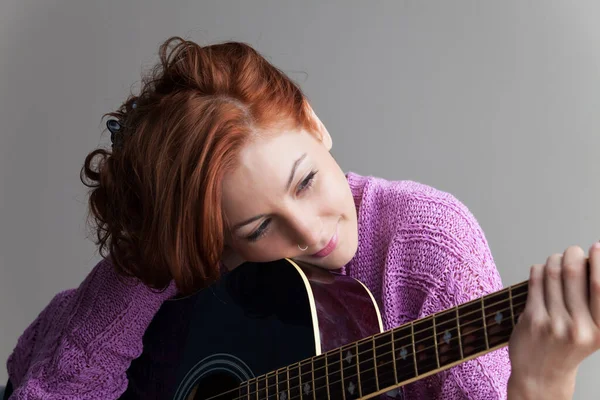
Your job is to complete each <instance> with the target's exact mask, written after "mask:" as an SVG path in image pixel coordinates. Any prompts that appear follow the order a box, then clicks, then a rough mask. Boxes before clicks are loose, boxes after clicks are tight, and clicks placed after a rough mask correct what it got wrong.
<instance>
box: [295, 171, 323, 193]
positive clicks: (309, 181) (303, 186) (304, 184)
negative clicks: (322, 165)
mask: <svg viewBox="0 0 600 400" xmlns="http://www.w3.org/2000/svg"><path fill="white" fill-rule="evenodd" d="M317 172H319V171H311V172H310V173H309V174H308V175H307V176H306V178H304V180H303V181H302V182H300V184H299V185H298V192H302V191H303V190H305V189H308V188H310V187H311V186H312V184H313V182H314V181H315V175H316V174H317Z"/></svg>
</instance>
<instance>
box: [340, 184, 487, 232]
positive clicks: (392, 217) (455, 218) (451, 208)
mask: <svg viewBox="0 0 600 400" xmlns="http://www.w3.org/2000/svg"><path fill="white" fill-rule="evenodd" d="M348 181H349V183H350V187H351V189H352V192H353V195H354V196H355V202H356V203H357V208H358V212H359V217H361V216H362V217H365V216H366V215H367V214H368V215H369V216H371V217H373V216H376V217H379V218H381V219H384V220H388V221H392V222H393V225H394V226H393V228H394V229H393V230H394V235H396V234H402V233H403V232H404V231H405V230H406V229H408V228H409V227H419V228H421V229H423V230H427V231H431V232H432V233H433V232H440V233H442V232H443V233H446V234H448V235H451V236H452V237H453V238H455V239H456V240H458V241H465V240H466V241H467V242H468V241H470V240H472V239H473V235H475V236H479V234H480V231H481V228H480V226H479V223H478V221H477V220H476V218H475V216H474V215H473V214H472V213H471V211H470V210H469V208H468V207H467V206H466V205H465V204H464V203H463V202H462V201H461V200H459V199H458V198H457V197H456V196H455V195H453V194H451V193H449V192H446V191H443V190H440V189H438V188H435V187H433V186H431V185H428V184H425V183H421V182H416V181H413V180H387V179H383V178H379V177H373V176H360V175H357V174H355V173H349V174H348Z"/></svg>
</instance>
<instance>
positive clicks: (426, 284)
mask: <svg viewBox="0 0 600 400" xmlns="http://www.w3.org/2000/svg"><path fill="white" fill-rule="evenodd" d="M347 177H348V182H349V184H350V187H351V189H352V193H353V195H354V199H355V203H356V207H357V211H358V227H359V245H358V251H357V253H356V255H355V257H354V258H353V259H352V260H351V262H350V263H349V264H347V265H346V266H345V267H344V268H343V272H344V273H347V274H349V275H350V276H352V277H355V278H357V279H359V280H361V281H362V282H363V283H364V284H365V285H366V286H367V287H368V288H369V289H370V290H371V291H372V293H373V295H374V296H375V298H376V300H377V302H378V303H379V307H380V309H381V312H382V317H383V321H384V327H385V329H389V328H392V327H395V326H398V325H400V324H402V323H405V322H408V321H411V320H414V319H417V318H421V317H424V316H427V315H429V314H432V313H434V312H437V311H441V310H444V309H447V308H450V307H452V306H455V305H457V304H461V303H464V302H467V301H469V300H471V299H473V298H476V297H480V296H482V295H484V294H487V293H490V292H493V291H497V290H500V289H502V283H501V280H500V276H499V274H498V272H497V270H496V267H495V265H494V261H493V258H492V255H491V252H490V249H489V247H488V244H487V241H486V238H485V236H484V233H483V232H482V230H481V228H480V226H479V224H478V223H477V221H476V219H475V218H474V216H473V215H472V214H471V213H470V212H469V210H468V209H467V207H466V206H464V205H463V204H462V203H461V202H460V201H459V200H457V199H456V198H455V197H453V196H452V195H450V194H448V193H445V192H442V191H439V190H436V189H434V188H432V187H430V186H427V185H424V184H420V183H417V182H413V181H386V180H384V179H379V178H374V177H363V176H359V175H357V174H354V173H349V174H348V175H347ZM175 294H176V289H175V287H174V285H173V284H172V285H171V286H170V287H169V288H168V289H167V290H166V291H165V292H163V293H161V294H157V293H155V292H152V291H150V290H149V289H148V288H146V287H144V286H143V285H136V286H134V285H132V284H126V283H124V282H123V279H118V278H117V276H116V273H115V272H114V271H113V269H112V267H111V265H110V263H109V262H108V261H106V260H103V261H101V262H100V263H98V265H96V266H95V267H94V269H93V270H92V272H91V273H90V275H89V276H88V277H87V278H86V279H85V280H84V282H83V283H82V284H81V285H80V286H79V287H78V288H76V289H71V290H68V291H64V292H61V293H59V294H58V295H57V296H56V297H55V298H54V299H53V300H52V301H51V302H50V304H49V305H48V306H47V307H46V308H45V309H44V310H43V311H42V312H41V313H40V315H39V316H38V317H37V318H36V319H35V320H34V321H33V322H32V324H31V325H30V326H29V327H28V328H27V329H26V330H25V332H24V333H23V335H22V336H21V337H20V338H19V340H18V343H17V346H16V348H15V350H14V352H13V353H12V354H11V356H10V357H9V359H8V363H7V366H8V372H9V376H10V379H11V381H12V383H13V386H14V388H15V391H14V393H13V395H12V397H11V400H17V399H28V400H29V399H48V400H52V399H59V398H60V399H102V400H108V399H116V398H118V397H119V396H120V395H121V394H122V393H123V392H124V391H125V389H126V388H127V376H126V371H127V369H128V368H129V366H130V364H131V362H132V360H133V359H135V358H137V357H138V356H139V355H140V354H141V352H142V337H143V334H144V332H145V330H146V329H147V327H148V325H149V324H150V321H151V320H152V318H153V316H154V315H155V313H156V312H157V311H158V309H159V307H160V305H161V304H162V303H163V301H165V300H166V299H168V298H170V297H172V296H174V295H175ZM509 375H510V363H509V358H508V351H507V348H506V347H505V348H502V349H500V350H496V351H494V352H491V353H488V354H486V355H484V356H481V357H479V358H477V359H475V360H472V361H468V362H465V363H463V364H460V365H458V366H455V367H453V368H451V369H449V370H446V371H444V372H440V373H438V374H436V375H433V376H430V377H428V378H424V379H421V380H419V381H416V382H414V383H411V384H408V385H406V386H404V387H402V388H401V389H400V393H401V394H402V395H403V397H404V399H407V400H408V399H448V400H454V399H473V400H479V399H482V400H483V399H505V398H506V386H507V381H508V378H509Z"/></svg>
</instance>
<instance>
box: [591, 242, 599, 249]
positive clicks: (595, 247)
mask: <svg viewBox="0 0 600 400" xmlns="http://www.w3.org/2000/svg"><path fill="white" fill-rule="evenodd" d="M592 247H593V248H594V249H600V242H596V243H594V245H593V246H592Z"/></svg>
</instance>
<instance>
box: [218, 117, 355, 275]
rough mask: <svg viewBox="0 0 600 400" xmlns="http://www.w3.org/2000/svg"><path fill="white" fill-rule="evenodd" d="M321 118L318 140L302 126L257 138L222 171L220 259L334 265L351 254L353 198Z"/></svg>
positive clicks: (228, 262) (227, 262) (234, 263)
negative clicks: (222, 250) (223, 232)
mask: <svg viewBox="0 0 600 400" xmlns="http://www.w3.org/2000/svg"><path fill="white" fill-rule="evenodd" d="M320 126H321V129H322V132H321V134H322V135H323V140H320V139H318V138H317V137H316V136H315V135H313V134H311V133H309V132H306V131H304V130H300V131H289V130H288V131H282V132H277V133H274V134H268V135H265V136H261V137H259V138H256V140H253V141H252V142H251V143H249V144H248V145H246V146H245V148H244V149H243V150H242V151H241V153H240V156H239V160H238V161H239V163H238V165H237V167H236V168H235V169H234V170H233V171H231V172H230V173H228V174H226V176H225V177H224V181H223V212H224V214H225V218H226V219H227V221H228V226H229V228H230V230H229V231H228V232H227V237H226V241H225V242H226V250H225V254H224V257H223V262H224V264H225V265H226V266H227V267H228V268H230V269H231V268H234V267H236V266H237V265H239V264H240V263H241V262H243V261H254V262H267V261H273V260H278V259H281V258H294V259H297V260H301V261H305V262H308V263H311V264H313V265H317V266H320V267H322V268H326V269H338V268H341V267H342V266H344V265H345V264H346V263H348V262H349V261H350V259H351V258H352V257H353V256H354V254H355V252H356V248H357V244H358V231H357V217H356V208H355V205H354V200H353V197H352V193H351V191H350V187H349V186H348V183H347V180H346V177H345V176H344V173H343V171H342V170H341V169H340V167H339V166H338V164H337V162H336V161H335V160H334V159H333V157H332V156H331V154H330V152H329V150H330V148H331V137H330V136H329V133H327V130H326V129H325V128H324V126H323V125H322V124H320ZM307 246H308V247H307ZM305 247H307V248H306V250H304V251H303V250H302V249H304V248H305Z"/></svg>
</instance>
